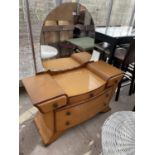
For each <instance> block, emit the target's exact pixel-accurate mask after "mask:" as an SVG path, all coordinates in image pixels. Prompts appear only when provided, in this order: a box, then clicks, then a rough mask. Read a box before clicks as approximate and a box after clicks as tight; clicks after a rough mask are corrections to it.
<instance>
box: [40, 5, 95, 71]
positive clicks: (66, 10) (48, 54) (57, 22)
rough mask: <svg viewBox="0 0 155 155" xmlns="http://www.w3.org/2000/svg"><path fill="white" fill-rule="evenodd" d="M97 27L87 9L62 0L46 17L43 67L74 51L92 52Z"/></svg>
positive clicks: (43, 40)
mask: <svg viewBox="0 0 155 155" xmlns="http://www.w3.org/2000/svg"><path fill="white" fill-rule="evenodd" d="M94 36H95V28H94V22H93V19H92V17H91V15H90V13H89V12H88V10H87V9H86V8H85V7H84V6H82V5H81V4H79V3H63V4H61V5H59V6H58V7H56V8H55V9H54V10H52V11H51V12H50V13H49V14H48V15H47V17H46V19H45V20H44V23H43V26H42V30H41V36H40V46H41V47H40V52H41V60H42V64H43V67H44V68H45V69H50V67H51V66H50V62H51V61H52V60H53V59H57V58H64V57H69V56H70V55H71V54H73V53H75V52H83V51H88V52H92V50H93V47H94Z"/></svg>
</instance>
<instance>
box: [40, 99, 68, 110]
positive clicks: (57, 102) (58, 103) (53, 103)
mask: <svg viewBox="0 0 155 155" xmlns="http://www.w3.org/2000/svg"><path fill="white" fill-rule="evenodd" d="M66 103H67V97H66V96H60V97H57V98H55V99H52V100H50V101H46V102H43V103H40V104H38V105H37V107H38V108H39V110H40V111H41V112H43V113H47V112H50V111H51V110H55V109H57V108H59V107H62V106H64V105H66Z"/></svg>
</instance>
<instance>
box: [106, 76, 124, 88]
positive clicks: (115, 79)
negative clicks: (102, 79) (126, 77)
mask: <svg viewBox="0 0 155 155" xmlns="http://www.w3.org/2000/svg"><path fill="white" fill-rule="evenodd" d="M122 77H123V74H121V75H118V76H115V77H113V78H110V79H109V80H107V84H106V87H111V86H113V85H117V84H118V83H119V81H120V80H121V79H122Z"/></svg>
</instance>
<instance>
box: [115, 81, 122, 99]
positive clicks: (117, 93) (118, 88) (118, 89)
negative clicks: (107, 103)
mask: <svg viewBox="0 0 155 155" xmlns="http://www.w3.org/2000/svg"><path fill="white" fill-rule="evenodd" d="M120 89H121V82H120V83H119V84H118V87H117V92H116V97H115V101H118V99H119V93H120Z"/></svg>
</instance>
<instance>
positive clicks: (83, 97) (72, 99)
mask: <svg viewBox="0 0 155 155" xmlns="http://www.w3.org/2000/svg"><path fill="white" fill-rule="evenodd" d="M104 88H105V85H103V86H101V87H100V88H98V89H95V90H93V91H91V92H89V93H85V94H81V95H77V96H72V97H70V98H69V100H68V103H71V104H74V103H77V102H81V101H83V100H86V99H90V98H93V97H94V96H97V95H98V94H100V93H102V92H103V91H104Z"/></svg>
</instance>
